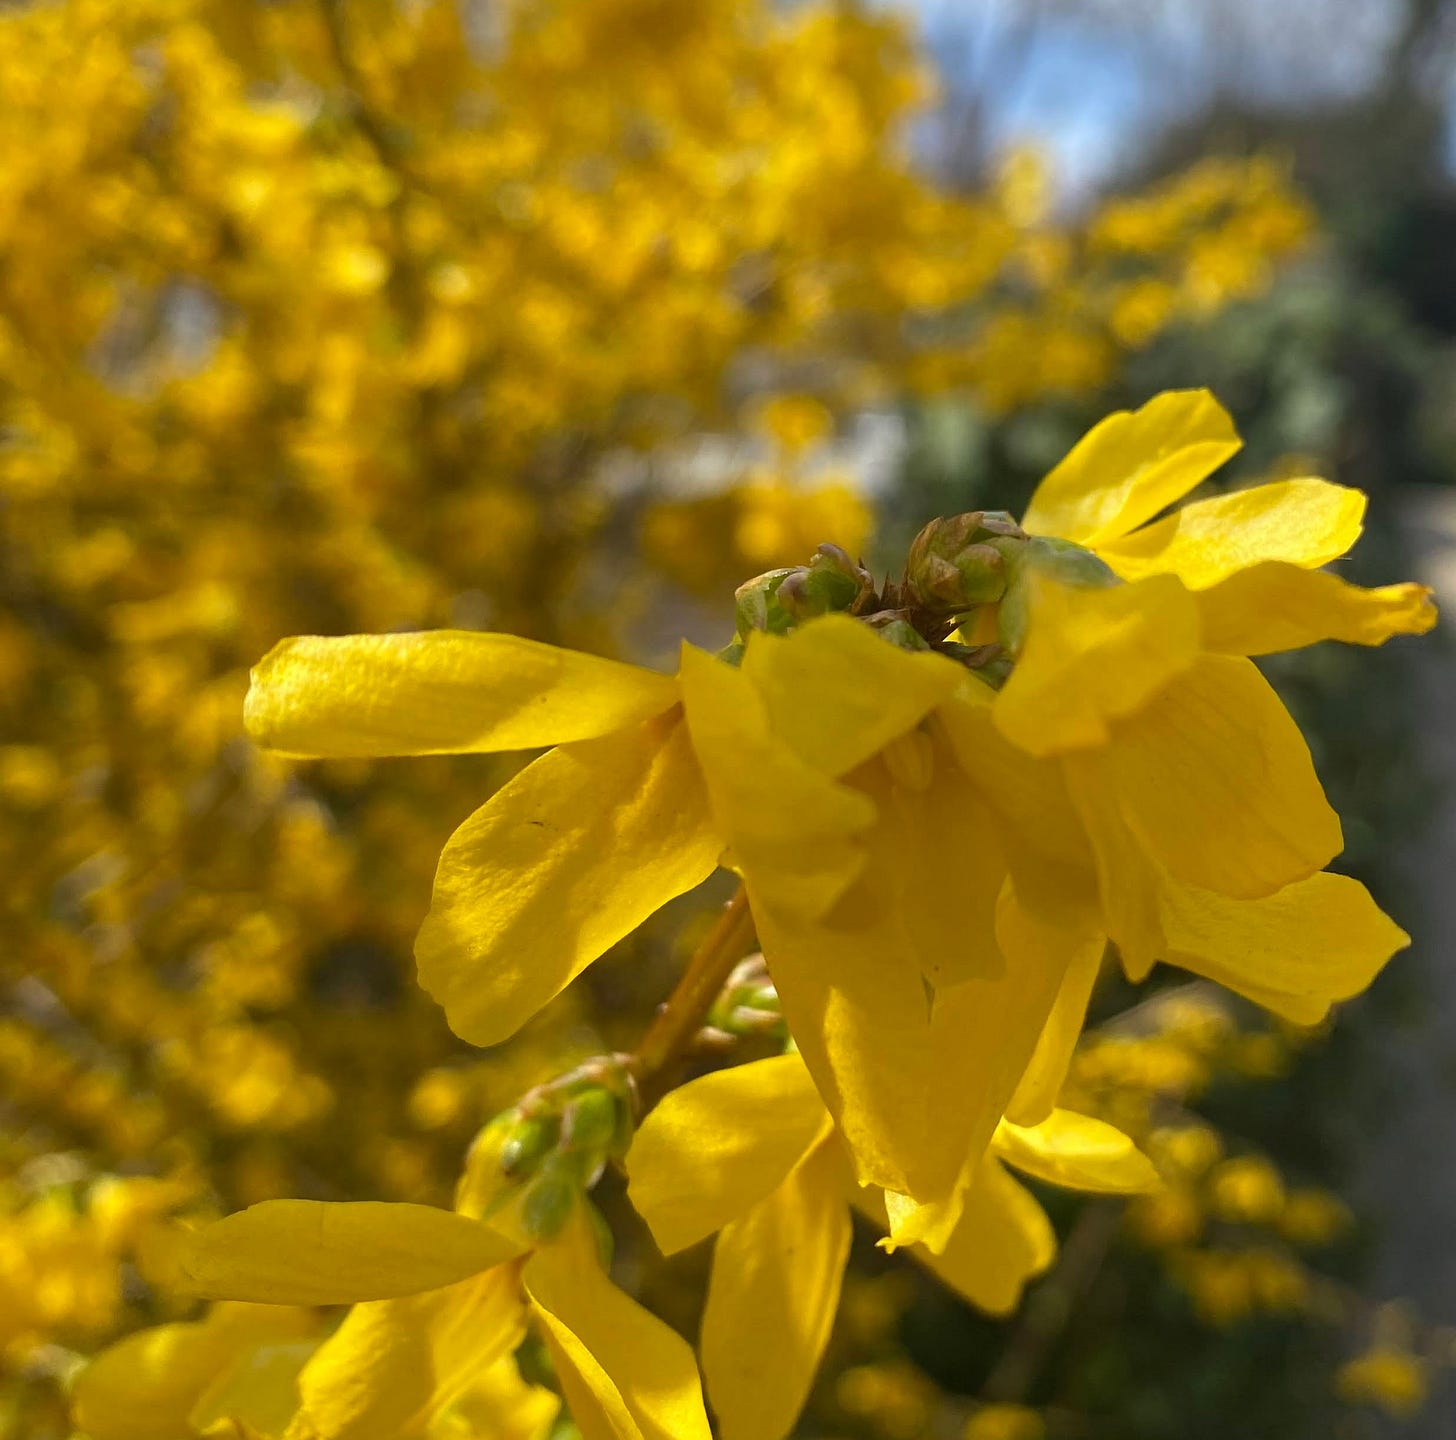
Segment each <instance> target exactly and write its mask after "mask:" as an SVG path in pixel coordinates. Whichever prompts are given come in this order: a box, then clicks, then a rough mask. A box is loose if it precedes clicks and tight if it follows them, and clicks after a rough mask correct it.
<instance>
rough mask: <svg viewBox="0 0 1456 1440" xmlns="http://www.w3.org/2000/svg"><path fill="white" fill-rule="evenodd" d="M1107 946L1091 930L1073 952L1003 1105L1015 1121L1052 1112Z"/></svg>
mask: <svg viewBox="0 0 1456 1440" xmlns="http://www.w3.org/2000/svg"><path fill="white" fill-rule="evenodd" d="M1106 948H1107V942H1106V940H1105V939H1104V938H1103V937H1102V936H1101V935H1091V936H1089V937H1088V939H1087V940H1086V941H1085V942H1083V943H1082V944H1081V945H1079V946H1078V947H1077V949H1076V950H1075V951H1074V952H1073V954H1072V959H1071V963H1070V964H1069V965H1068V966H1067V973H1066V975H1065V976H1064V977H1063V978H1062V983H1061V987H1060V989H1058V991H1057V999H1056V1003H1055V1004H1054V1005H1053V1006H1052V1013H1051V1014H1050V1015H1048V1016H1047V1022H1046V1024H1045V1025H1044V1026H1043V1027H1042V1032H1041V1036H1040V1038H1039V1039H1038V1040H1037V1042H1036V1050H1035V1051H1034V1052H1033V1054H1032V1057H1031V1063H1030V1064H1028V1065H1027V1067H1026V1073H1025V1074H1024V1075H1023V1076H1022V1077H1021V1082H1020V1084H1018V1085H1017V1087H1016V1093H1015V1094H1014V1095H1013V1096H1012V1097H1011V1099H1010V1101H1009V1102H1008V1104H1007V1106H1006V1118H1007V1119H1008V1120H1011V1121H1014V1122H1015V1123H1016V1124H1017V1125H1040V1124H1041V1123H1042V1122H1043V1121H1044V1120H1046V1119H1047V1118H1048V1117H1049V1116H1050V1115H1051V1113H1052V1110H1053V1107H1054V1106H1055V1105H1056V1103H1057V1096H1058V1094H1059V1093H1060V1092H1061V1088H1062V1085H1063V1084H1064V1083H1065V1081H1066V1078H1067V1070H1068V1067H1069V1066H1070V1065H1071V1063H1072V1052H1073V1051H1074V1050H1075V1049H1076V1048H1077V1041H1078V1040H1079V1039H1080V1038H1081V1035H1082V1025H1083V1022H1084V1021H1085V1020H1086V1018H1087V1005H1088V1002H1089V1001H1090V1000H1091V999H1092V987H1093V986H1094V985H1095V984H1096V983H1097V975H1098V972H1099V971H1100V970H1101V968H1102V956H1103V952H1104V951H1105V950H1106Z"/></svg>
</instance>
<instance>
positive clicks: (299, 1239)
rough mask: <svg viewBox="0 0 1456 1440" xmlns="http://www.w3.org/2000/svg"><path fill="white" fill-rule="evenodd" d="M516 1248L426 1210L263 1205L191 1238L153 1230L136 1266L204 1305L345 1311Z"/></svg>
mask: <svg viewBox="0 0 1456 1440" xmlns="http://www.w3.org/2000/svg"><path fill="white" fill-rule="evenodd" d="M520 1249H521V1247H520V1246H519V1245H516V1244H514V1243H513V1242H512V1241H509V1240H507V1239H505V1238H504V1237H503V1236H501V1235H497V1234H496V1233H495V1231H493V1230H491V1229H489V1228H488V1227H486V1226H485V1225H482V1224H481V1223H480V1222H479V1221H478V1220H470V1219H467V1218H466V1217H465V1216H463V1215H456V1214H455V1213H454V1212H453V1211H450V1210H436V1209H435V1208H434V1207H433V1206H429V1205H393V1204H384V1203H381V1202H378V1201H372V1200H361V1201H351V1202H348V1203H344V1204H328V1203H325V1202H323V1201H319V1200H264V1201H263V1202H262V1203H261V1204H258V1205H251V1206H249V1207H248V1208H247V1209H246V1210H239V1211H238V1212H237V1213H236V1214H235V1215H229V1216H227V1217H225V1218H224V1219H222V1220H218V1221H215V1222H214V1223H212V1224H211V1225H203V1226H201V1227H200V1228H198V1229H196V1230H187V1229H184V1228H182V1227H181V1226H178V1225H173V1226H168V1227H166V1228H165V1229H162V1230H159V1231H157V1232H155V1233H154V1234H153V1235H152V1236H151V1237H150V1240H149V1244H148V1249H147V1253H146V1254H145V1257H144V1258H145V1260H146V1264H147V1268H148V1269H149V1271H150V1272H151V1273H152V1274H153V1275H154V1276H155V1277H156V1279H157V1280H158V1283H160V1284H163V1285H165V1286H167V1287H169V1288H176V1289H178V1290H183V1291H185V1292H187V1293H190V1294H193V1295H200V1296H203V1297H205V1298H208V1299H220V1300H253V1301H258V1302H260V1303H263V1304H269V1305H350V1304H353V1303H354V1302H355V1301H358V1300H383V1299H388V1298H390V1297H392V1296H395V1295H414V1294H417V1293H418V1292H419V1291H422V1290H434V1289H437V1288H438V1287H439V1286H441V1285H449V1284H452V1283H453V1282H455V1281H457V1280H463V1279H464V1278H465V1277H466V1276H467V1275H474V1274H476V1273H477V1272H478V1271H481V1270H489V1269H490V1268H491V1267H492V1266H495V1265H499V1264H501V1263H502V1262H503V1261H506V1260H509V1259H510V1258H511V1257H512V1256H514V1255H517V1254H519V1253H520Z"/></svg>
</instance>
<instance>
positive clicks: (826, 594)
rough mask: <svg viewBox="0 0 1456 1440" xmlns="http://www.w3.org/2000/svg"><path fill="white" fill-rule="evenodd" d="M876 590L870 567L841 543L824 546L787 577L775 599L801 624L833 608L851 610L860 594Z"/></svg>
mask: <svg viewBox="0 0 1456 1440" xmlns="http://www.w3.org/2000/svg"><path fill="white" fill-rule="evenodd" d="M873 592H874V581H873V580H872V579H871V578H870V573H869V571H868V570H866V569H865V568H864V567H863V566H862V565H857V564H855V562H854V561H853V560H851V559H850V558H849V555H848V554H847V553H846V552H845V551H843V550H841V549H840V548H839V546H838V545H821V546H820V547H819V549H818V550H817V551H816V552H815V554H814V558H813V559H812V560H810V562H809V564H808V565H807V566H805V567H802V568H799V569H795V570H792V571H790V572H789V574H788V575H786V576H785V577H784V579H783V581H782V582H781V583H780V585H779V588H778V591H777V592H776V597H775V598H776V599H777V601H778V604H779V606H780V607H781V608H782V609H783V610H784V611H785V612H786V613H787V614H788V615H789V616H790V617H791V619H792V620H793V622H795V623H798V622H799V621H803V620H812V619H813V618H814V617H815V616H816V615H827V614H828V613H829V612H830V611H831V610H835V611H843V610H848V609H850V608H851V607H852V606H853V605H854V604H855V602H856V601H857V600H858V599H859V598H860V596H861V595H866V594H873Z"/></svg>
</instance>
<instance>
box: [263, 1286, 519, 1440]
mask: <svg viewBox="0 0 1456 1440" xmlns="http://www.w3.org/2000/svg"><path fill="white" fill-rule="evenodd" d="M519 1269H520V1267H519V1266H518V1265H501V1266H498V1267H497V1268H496V1269H494V1270H489V1271H486V1272H485V1273H484V1274H481V1275H474V1276H472V1277H471V1278H470V1279H468V1280H463V1281H461V1282H460V1283H459V1284H457V1285H449V1286H446V1287H445V1288H444V1289H441V1290H432V1291H430V1292H429V1293H428V1294H425V1295H410V1296H406V1297H405V1298H403V1299H396V1300H377V1301H374V1302H373V1303H372V1304H368V1305H356V1306H354V1308H353V1309H352V1310H350V1311H349V1313H348V1315H347V1316H345V1318H344V1323H343V1324H342V1325H341V1326H339V1328H338V1330H336V1331H335V1332H334V1334H333V1335H332V1336H331V1337H330V1338H329V1339H328V1340H327V1341H326V1342H325V1343H324V1344H323V1345H322V1346H321V1347H320V1349H319V1351H318V1353H317V1354H316V1355H315V1356H314V1357H313V1359H312V1360H310V1361H309V1362H308V1364H307V1365H306V1366H305V1367H304V1369H303V1372H302V1374H301V1375H300V1376H299V1393H300V1397H301V1408H300V1412H299V1417H298V1420H297V1421H296V1422H295V1425H294V1428H293V1429H292V1430H291V1431H290V1432H289V1436H290V1440H384V1437H386V1436H388V1437H390V1440H423V1437H424V1436H425V1435H426V1434H427V1432H428V1430H429V1426H430V1421H431V1419H432V1418H433V1417H434V1416H435V1415H437V1414H439V1413H440V1412H441V1411H442V1410H444V1409H445V1408H446V1407H447V1406H449V1405H450V1404H452V1403H453V1402H454V1401H455V1400H456V1399H457V1398H458V1397H459V1396H460V1395H462V1394H464V1393H465V1391H466V1390H468V1389H469V1388H470V1386H471V1385H472V1384H473V1383H474V1381H475V1379H476V1377H477V1376H479V1375H480V1374H482V1373H483V1372H485V1371H486V1370H488V1369H489V1368H490V1367H491V1366H493V1365H495V1364H496V1363H497V1362H498V1361H500V1360H502V1359H504V1358H506V1357H507V1356H509V1355H510V1354H511V1352H512V1351H513V1350H514V1349H515V1348H516V1346H517V1345H519V1344H520V1343H521V1341H522V1340H523V1339H524V1338H525V1334H526V1304H525V1300H524V1297H523V1296H522V1294H521V1283H520V1275H519Z"/></svg>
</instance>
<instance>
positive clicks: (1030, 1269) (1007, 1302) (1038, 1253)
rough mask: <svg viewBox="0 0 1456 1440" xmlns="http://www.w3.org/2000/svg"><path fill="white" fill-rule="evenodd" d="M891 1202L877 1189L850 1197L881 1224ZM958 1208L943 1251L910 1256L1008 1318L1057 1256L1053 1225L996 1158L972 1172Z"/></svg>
mask: <svg viewBox="0 0 1456 1440" xmlns="http://www.w3.org/2000/svg"><path fill="white" fill-rule="evenodd" d="M893 1198H894V1197H892V1196H890V1195H881V1194H880V1193H879V1192H878V1191H876V1190H856V1191H854V1192H853V1193H852V1195H851V1199H852V1201H853V1203H854V1206H855V1208H856V1209H857V1210H860V1211H861V1212H862V1213H864V1214H865V1215H867V1216H869V1218H870V1219H871V1220H873V1221H874V1222H875V1223H876V1224H878V1225H880V1226H886V1225H888V1224H889V1220H890V1215H889V1213H888V1212H887V1209H886V1203H885V1202H886V1201H887V1200H893ZM958 1209H959V1218H958V1221H957V1223H956V1225H955V1226H954V1228H953V1229H952V1230H951V1232H950V1234H949V1236H948V1237H947V1238H946V1240H945V1243H944V1248H943V1251H942V1252H941V1253H939V1254H937V1253H936V1252H935V1251H934V1250H931V1249H929V1248H928V1247H927V1246H925V1245H911V1247H910V1249H909V1252H908V1253H909V1254H910V1255H912V1256H913V1257H914V1258H915V1259H916V1260H917V1261H918V1262H919V1263H920V1264H921V1265H924V1266H925V1267H926V1269H928V1270H930V1271H931V1272H932V1273H933V1274H935V1275H937V1276H939V1278H940V1279H941V1280H942V1281H944V1283H945V1284H947V1285H949V1286H950V1288H951V1289H952V1290H954V1291H956V1293H957V1294H959V1295H961V1296H962V1297H963V1298H964V1299H966V1300H968V1301H970V1303H971V1304H972V1305H975V1306H977V1307H978V1308H979V1309H982V1310H986V1311H988V1312H990V1313H991V1314H993V1315H1009V1314H1011V1312H1012V1311H1014V1310H1015V1309H1016V1307H1017V1305H1018V1304H1019V1303H1020V1301H1021V1292H1022V1290H1023V1289H1024V1288H1025V1286H1026V1283H1027V1282H1028V1281H1029V1280H1032V1279H1034V1278H1035V1277H1036V1276H1037V1275H1040V1274H1041V1273H1042V1271H1044V1270H1045V1269H1046V1268H1047V1266H1049V1265H1050V1264H1051V1262H1052V1260H1053V1259H1054V1258H1055V1256H1056V1253H1057V1240H1056V1234H1055V1232H1054V1231H1053V1230H1052V1227H1051V1222H1050V1221H1049V1220H1048V1219H1047V1217H1046V1212H1045V1211H1043V1209H1042V1208H1041V1206H1040V1205H1038V1204H1037V1202H1036V1200H1035V1199H1034V1198H1033V1196H1032V1195H1031V1193H1030V1192H1029V1191H1028V1190H1027V1189H1026V1187H1025V1186H1024V1185H1021V1184H1019V1183H1018V1182H1017V1181H1016V1180H1014V1179H1013V1178H1012V1177H1011V1175H1010V1174H1008V1173H1007V1170H1006V1167H1005V1166H1004V1165H1002V1164H1001V1162H1000V1161H999V1160H997V1159H996V1157H995V1156H994V1155H986V1156H984V1157H983V1158H982V1159H981V1160H980V1161H979V1162H978V1163H977V1164H976V1165H975V1166H973V1167H972V1168H971V1169H970V1171H969V1175H968V1181H967V1185H966V1187H965V1191H964V1193H963V1195H962V1196H961V1199H960V1202H959V1207H958ZM881 1243H883V1242H881ZM887 1248H888V1247H887Z"/></svg>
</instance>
